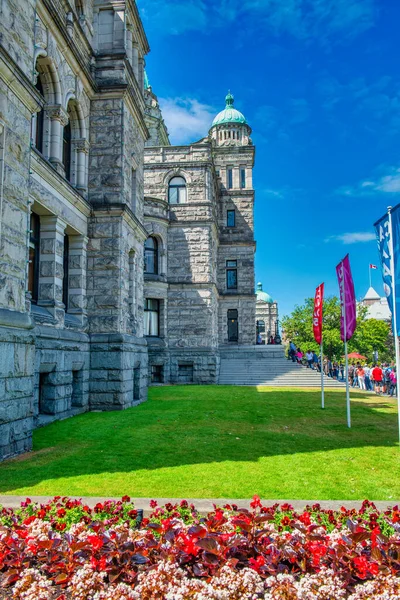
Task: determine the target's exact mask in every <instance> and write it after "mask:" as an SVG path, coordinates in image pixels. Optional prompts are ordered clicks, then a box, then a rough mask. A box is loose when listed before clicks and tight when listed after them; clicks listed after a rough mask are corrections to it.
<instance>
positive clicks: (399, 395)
mask: <svg viewBox="0 0 400 600" xmlns="http://www.w3.org/2000/svg"><path fill="white" fill-rule="evenodd" d="M388 215H389V236H390V237H389V244H390V255H391V256H390V263H391V265H390V267H391V268H390V270H391V273H392V297H393V328H394V331H393V334H394V346H395V349H396V380H397V418H398V422H399V447H400V386H399V379H398V377H399V366H400V348H399V336H398V334H397V311H396V280H395V273H396V271H395V261H394V247H393V227H392V207H391V206H388Z"/></svg>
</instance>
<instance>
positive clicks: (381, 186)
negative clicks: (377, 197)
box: [336, 167, 400, 197]
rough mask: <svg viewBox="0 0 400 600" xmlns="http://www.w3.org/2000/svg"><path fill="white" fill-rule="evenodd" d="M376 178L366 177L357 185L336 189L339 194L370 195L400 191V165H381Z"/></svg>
mask: <svg viewBox="0 0 400 600" xmlns="http://www.w3.org/2000/svg"><path fill="white" fill-rule="evenodd" d="M379 172H380V173H384V174H382V175H380V176H377V177H376V178H374V179H373V178H369V179H365V180H364V181H360V183H358V184H357V185H355V186H344V187H341V188H339V189H338V190H336V194H337V195H339V196H355V197H357V196H370V195H372V194H398V193H399V192H400V167H381V168H380V169H379Z"/></svg>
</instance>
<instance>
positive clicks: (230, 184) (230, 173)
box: [227, 168, 233, 190]
mask: <svg viewBox="0 0 400 600" xmlns="http://www.w3.org/2000/svg"><path fill="white" fill-rule="evenodd" d="M227 186H228V190H231V189H232V188H233V169H230V168H229V169H228V170H227Z"/></svg>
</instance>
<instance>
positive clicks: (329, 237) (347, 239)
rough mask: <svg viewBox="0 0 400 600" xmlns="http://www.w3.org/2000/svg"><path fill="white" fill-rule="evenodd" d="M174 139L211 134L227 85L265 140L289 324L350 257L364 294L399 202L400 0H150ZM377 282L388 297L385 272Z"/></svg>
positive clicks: (145, 3)
mask: <svg viewBox="0 0 400 600" xmlns="http://www.w3.org/2000/svg"><path fill="white" fill-rule="evenodd" d="M138 5H139V9H140V11H141V15H142V19H143V22H144V26H145V29H146V32H147V35H148V38H149V41H150V46H151V53H150V55H149V56H148V58H147V71H148V75H149V79H150V83H151V84H152V87H153V91H154V92H155V93H156V94H157V95H158V96H159V98H160V102H161V105H162V107H163V112H164V118H165V121H166V123H167V126H168V128H169V131H170V134H171V141H172V143H186V142H190V141H195V140H197V139H198V138H200V137H202V136H204V135H206V134H207V131H208V128H209V126H210V124H211V121H212V119H213V117H214V116H215V114H216V113H217V112H219V111H220V110H221V109H222V108H223V107H224V97H225V94H226V92H227V90H228V89H231V90H232V92H233V94H234V96H235V106H236V107H237V108H238V109H239V110H241V111H242V112H243V113H244V114H245V116H246V118H247V120H248V122H249V124H250V125H251V127H252V128H253V135H252V138H253V141H254V143H255V145H256V167H255V171H254V186H255V189H256V205H255V222H256V239H257V255H256V257H257V258H256V278H257V281H258V280H261V281H262V282H263V284H264V290H266V291H268V292H269V293H270V294H271V295H272V296H273V297H274V298H275V299H277V300H278V302H279V305H280V312H281V315H283V314H285V313H287V312H289V311H291V310H292V309H293V307H294V305H295V304H298V303H302V302H303V300H304V298H305V297H307V296H313V295H314V290H315V287H316V286H317V285H318V284H319V283H321V282H322V281H325V284H326V293H327V295H330V294H337V281H336V271H335V266H336V264H337V263H338V262H339V261H340V259H341V258H343V256H345V255H346V254H347V253H348V252H349V253H350V261H351V264H352V269H353V276H354V281H355V287H356V294H357V296H358V297H360V296H362V295H363V294H365V292H366V290H367V288H368V265H369V263H374V264H379V263H378V255H377V248H376V242H375V239H374V230H373V223H374V222H375V221H376V220H377V219H378V218H379V217H380V216H381V215H382V214H383V213H384V212H385V211H386V207H387V206H389V205H393V206H394V205H395V204H397V203H398V202H399V196H400V156H399V154H400V71H399V68H398V56H399V37H398V23H399V22H400V2H397V1H396V0H213V1H209V0H138ZM372 278H373V284H374V286H375V287H376V289H377V291H378V292H379V293H382V294H383V289H382V283H381V273H380V270H379V271H373V273H372Z"/></svg>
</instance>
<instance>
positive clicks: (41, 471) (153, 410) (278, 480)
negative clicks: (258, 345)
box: [0, 386, 400, 500]
mask: <svg viewBox="0 0 400 600" xmlns="http://www.w3.org/2000/svg"><path fill="white" fill-rule="evenodd" d="M345 408H346V407H345V394H344V392H343V391H341V390H339V391H336V390H334V391H329V392H327V393H326V409H325V410H321V408H320V393H319V392H318V391H313V390H293V389H271V388H254V387H253V388H250V387H248V388H245V387H229V386H181V387H179V386H176V387H172V386H171V387H157V388H151V389H150V392H149V401H148V402H146V403H144V404H142V405H140V406H138V407H136V408H131V409H128V410H126V411H123V412H112V413H87V414H84V415H80V416H78V417H74V418H72V419H68V420H66V421H62V422H59V423H54V424H52V425H49V426H47V427H44V428H42V429H39V430H37V431H35V433H34V438H33V440H34V451H33V452H32V453H29V454H25V455H23V456H22V457H17V458H16V459H12V460H8V461H6V462H4V463H2V464H1V465H0V493H3V494H24V495H48V494H59V495H78V496H81V495H83V496H85V495H86V496H121V495H123V494H129V495H130V496H133V497H134V496H137V497H140V496H141V497H178V498H179V497H193V498H249V497H251V496H252V495H253V494H259V495H260V496H261V497H263V498H269V499H272V498H276V499H279V498H288V499H320V500H324V499H327V500H329V499H330V500H335V499H362V498H369V499H371V500H392V499H393V500H396V499H399V498H400V478H399V476H398V475H399V472H400V471H399V467H400V451H399V447H398V443H397V436H398V433H397V413H396V407H395V402H394V400H392V399H388V398H386V397H385V398H382V397H375V396H372V395H364V394H363V393H354V394H353V396H352V429H350V430H349V429H348V428H347V427H346V410H345Z"/></svg>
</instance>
